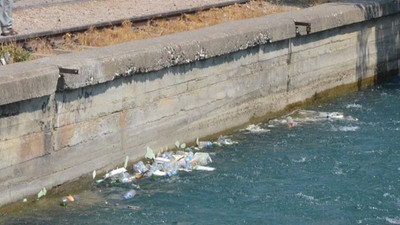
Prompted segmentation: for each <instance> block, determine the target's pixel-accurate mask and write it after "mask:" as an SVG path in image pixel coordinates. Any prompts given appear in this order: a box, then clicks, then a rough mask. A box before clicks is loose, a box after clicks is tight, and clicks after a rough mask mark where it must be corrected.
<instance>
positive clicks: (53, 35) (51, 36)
mask: <svg viewBox="0 0 400 225" xmlns="http://www.w3.org/2000/svg"><path fill="white" fill-rule="evenodd" d="M78 1H87V0H78ZM250 1H251V0H231V1H227V2H223V3H217V4H209V5H203V6H200V7H193V8H187V9H183V10H174V11H167V12H164V13H157V14H149V15H144V16H134V17H131V18H125V19H119V20H113V21H106V22H98V23H93V24H85V25H82V26H76V27H69V28H63V29H59V30H49V31H43V32H35V33H29V34H22V35H17V36H12V37H1V38H0V43H2V44H4V43H16V44H17V45H19V46H24V43H25V44H26V43H27V42H28V41H29V40H33V39H38V38H41V39H45V40H48V41H50V42H55V43H59V42H61V41H62V39H63V37H64V35H66V34H72V35H73V34H74V33H80V32H85V31H87V30H88V29H90V28H96V29H103V28H109V27H114V26H120V25H121V24H122V23H123V22H124V21H131V22H132V24H133V25H135V26H139V25H143V24H147V23H148V22H149V21H155V20H159V19H172V18H177V17H180V16H182V15H183V14H194V13H196V12H199V11H207V10H210V9H213V8H223V7H227V6H230V5H234V4H245V3H248V2H250ZM69 2H71V1H69ZM51 4H53V3H51ZM54 4H64V3H63V2H60V3H58V2H57V3H54ZM43 6H45V4H43ZM32 7H36V6H32Z"/></svg>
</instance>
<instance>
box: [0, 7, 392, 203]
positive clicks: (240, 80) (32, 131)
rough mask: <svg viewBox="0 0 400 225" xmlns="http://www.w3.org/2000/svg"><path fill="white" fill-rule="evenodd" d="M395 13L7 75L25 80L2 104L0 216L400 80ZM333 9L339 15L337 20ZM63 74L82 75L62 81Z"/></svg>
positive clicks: (244, 31) (205, 36)
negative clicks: (274, 117) (132, 166)
mask: <svg viewBox="0 0 400 225" xmlns="http://www.w3.org/2000/svg"><path fill="white" fill-rule="evenodd" d="M399 2H400V1H380V4H372V3H371V6H369V5H370V3H366V5H363V7H364V8H370V7H372V8H373V10H372V11H373V12H379V14H376V13H369V12H370V11H371V10H364V9H363V7H359V6H357V5H354V4H332V5H324V6H319V7H325V8H322V9H320V10H325V13H320V11H319V10H315V9H310V10H305V12H304V11H303V12H296V13H295V14H282V15H276V16H271V17H266V18H258V19H252V20H244V21H237V22H233V23H227V24H223V25H219V26H214V27H209V28H205V29H201V30H198V31H191V32H184V33H181V34H175V35H170V36H166V37H161V38H155V39H151V40H144V41H138V42H132V43H126V44H121V45H117V46H112V47H106V48H102V49H94V50H91V51H86V52H81V53H74V54H70V55H64V56H59V57H55V58H48V59H41V60H38V61H35V62H31V63H32V64H28V65H27V68H31V69H32V71H34V69H35V67H34V65H35V64H36V63H37V64H36V65H41V66H43V70H42V71H43V74H44V75H43V77H44V78H42V76H40V75H39V74H37V73H39V72H40V70H39V71H38V70H36V71H38V72H32V71H31V72H32V73H28V72H24V67H23V66H21V67H19V66H18V65H16V66H15V67H12V70H15V71H14V72H15V74H21V76H20V77H17V76H12V77H10V76H9V75H8V76H3V74H2V73H1V74H2V75H0V85H3V86H2V87H4V88H5V89H4V90H2V91H3V92H4V93H15V94H13V95H11V94H8V96H9V97H7V98H3V97H1V98H0V105H1V106H0V159H1V161H0V196H1V197H0V204H5V203H8V202H11V201H13V200H16V199H18V198H22V197H23V196H26V195H28V194H32V193H36V192H37V191H39V190H40V189H41V188H42V187H43V186H46V187H47V188H50V187H52V186H54V185H58V184H61V183H63V182H66V181H68V180H70V179H72V178H75V177H78V176H80V175H82V174H85V173H89V172H91V171H92V170H93V169H98V168H104V167H105V166H107V165H111V166H112V165H115V164H116V163H118V162H121V161H123V159H124V157H125V155H129V156H130V157H131V159H135V158H138V157H141V156H143V154H144V152H145V147H146V146H151V147H153V148H154V149H159V148H161V147H163V146H165V145H172V144H173V142H174V141H175V140H179V141H181V142H182V141H183V142H188V141H193V140H194V139H195V138H196V137H202V136H206V135H210V134H215V133H218V132H221V131H224V130H227V129H230V128H232V127H236V126H240V125H243V124H245V123H246V122H248V121H249V120H250V119H252V118H260V117H262V116H264V115H266V114H267V113H271V112H276V111H279V110H282V109H283V108H284V107H285V106H287V105H289V104H292V103H296V102H301V101H304V100H305V99H307V98H310V97H312V96H313V95H315V94H316V93H319V92H322V91H325V90H329V89H331V88H335V87H338V86H341V85H346V84H351V83H357V84H358V85H359V86H361V85H362V82H363V80H364V79H366V78H369V77H373V76H375V75H378V74H382V75H385V74H387V73H390V72H398V71H399V65H400V63H399V56H400V45H399V44H400V31H399V26H400V15H399V13H395V12H399V11H400V10H399V9H398V6H399ZM388 6H391V7H388ZM330 7H333V8H335V9H336V10H338V7H339V8H340V9H341V10H340V11H338V12H337V14H335V15H333V14H330V12H332V11H331V8H330ZM396 7H397V9H396ZM393 9H396V10H398V11H393ZM328 12H329V13H328ZM340 12H343V13H340ZM345 12H346V13H345ZM361 12H364V13H361ZM302 13H306V14H304V15H303V14H302ZM285 15H286V16H285ZM302 15H303V16H307V18H308V20H305V19H306V17H304V20H299V21H302V22H310V21H312V31H313V33H312V34H311V35H303V36H300V37H296V34H295V27H294V24H293V18H294V17H295V18H300V16H302ZM382 15H385V16H382ZM318 17H321V20H318V19H317V18H318ZM324 18H325V19H324ZM371 18H373V19H371ZM318 21H321V23H323V24H319V23H318ZM338 21H339V22H340V23H338ZM249 24H251V26H249ZM324 24H325V25H324ZM346 24H347V25H346ZM343 25H345V26H343ZM324 27H328V28H329V29H324ZM317 31H318V32H317ZM270 41H271V43H270ZM24 64H25V63H22V64H20V65H24ZM59 67H62V68H70V69H78V70H79V74H68V73H64V74H60V77H59V73H58V68H59ZM5 68H7V67H5ZM4 71H8V70H6V69H5V70H4ZM29 74H30V75H29ZM378 78H379V77H378ZM9 82H11V83H13V82H18V83H20V84H21V85H22V87H20V88H21V90H24V91H23V93H19V92H18V90H14V89H12V88H11V89H8V88H7V87H8V86H7V83H9ZM56 82H57V84H56ZM36 85H42V87H43V90H41V91H40V92H37V93H35V94H31V95H28V93H29V92H26V91H25V90H26V89H25V88H27V87H36ZM56 88H57V91H56ZM35 90H36V89H35ZM9 91H10V92H9ZM11 91H13V92H11ZM25 92H26V93H25ZM14 95H15V96H14ZM24 95H26V97H24Z"/></svg>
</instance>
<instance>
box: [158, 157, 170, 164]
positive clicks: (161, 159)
mask: <svg viewBox="0 0 400 225" xmlns="http://www.w3.org/2000/svg"><path fill="white" fill-rule="evenodd" d="M155 161H156V162H158V163H164V162H170V161H171V160H170V159H167V158H162V157H157V158H155Z"/></svg>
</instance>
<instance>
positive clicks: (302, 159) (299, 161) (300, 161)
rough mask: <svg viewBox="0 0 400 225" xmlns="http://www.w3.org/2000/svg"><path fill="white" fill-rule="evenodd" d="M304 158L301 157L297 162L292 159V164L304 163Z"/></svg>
mask: <svg viewBox="0 0 400 225" xmlns="http://www.w3.org/2000/svg"><path fill="white" fill-rule="evenodd" d="M306 159H307V158H306V157H301V158H300V159H298V160H296V159H292V162H295V163H303V162H305V161H306Z"/></svg>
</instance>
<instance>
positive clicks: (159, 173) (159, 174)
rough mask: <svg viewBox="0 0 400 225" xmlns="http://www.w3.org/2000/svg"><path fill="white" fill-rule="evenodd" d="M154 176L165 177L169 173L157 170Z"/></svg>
mask: <svg viewBox="0 0 400 225" xmlns="http://www.w3.org/2000/svg"><path fill="white" fill-rule="evenodd" d="M153 175H154V176H157V177H165V176H166V175H167V173H166V172H164V171H160V170H156V171H154V172H153Z"/></svg>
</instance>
